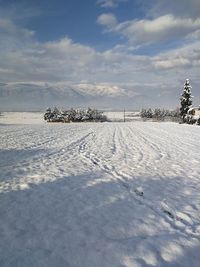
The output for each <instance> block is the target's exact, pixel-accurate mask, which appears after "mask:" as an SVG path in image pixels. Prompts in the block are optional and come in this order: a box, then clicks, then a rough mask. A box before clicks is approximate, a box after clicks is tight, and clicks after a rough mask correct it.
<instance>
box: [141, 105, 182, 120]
mask: <svg viewBox="0 0 200 267" xmlns="http://www.w3.org/2000/svg"><path fill="white" fill-rule="evenodd" d="M140 116H141V118H143V119H154V120H158V121H164V120H171V121H179V119H180V112H179V109H176V110H168V109H160V108H155V109H151V108H148V109H144V108H143V109H142V110H141V112H140Z"/></svg>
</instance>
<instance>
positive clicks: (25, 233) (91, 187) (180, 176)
mask: <svg viewBox="0 0 200 267" xmlns="http://www.w3.org/2000/svg"><path fill="white" fill-rule="evenodd" d="M6 121H7V122H8V119H7V120H6V119H5V117H4V119H3V118H1V119H0V266H1V267H5V266H9V267H11V266H12V267H16V266H18V267H29V266H33V267H43V266H44V267H47V266H48V267H49V266H52V267H55V266H58V267H150V266H160V267H165V266H167V267H169V266H170V267H172V266H173V267H184V266H185V267H199V266H200V165H199V163H200V127H198V126H188V125H179V124H176V123H156V122H132V123H131V122H128V123H83V124H75V123H74V124H72V123H71V124H58V123H53V124H47V123H44V122H43V121H42V120H41V121H40V120H38V122H40V123H36V120H34V121H35V123H31V124H25V123H24V122H23V120H22V121H21V124H6ZM10 123H11V121H10ZM12 123H14V120H13V122H12ZM29 123H30V120H29Z"/></svg>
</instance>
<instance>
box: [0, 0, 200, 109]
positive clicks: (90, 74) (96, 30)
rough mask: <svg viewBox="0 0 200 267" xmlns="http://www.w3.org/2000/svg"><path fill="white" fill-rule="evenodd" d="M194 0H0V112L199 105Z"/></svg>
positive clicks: (199, 22)
mask: <svg viewBox="0 0 200 267" xmlns="http://www.w3.org/2000/svg"><path fill="white" fill-rule="evenodd" d="M199 67H200V1H199V0H168V1H166V0H151V1H150V0H85V1H83V0H26V1H25V0H24V1H23V0H0V109H13V110H14V109H15V108H16V109H17V108H22V109H23V107H24V108H26V109H28V106H31V109H34V106H35V108H41V107H42V106H43V105H53V104H56V105H59V104H60V105H64V104H66V105H68V106H69V105H70V104H71V105H81V106H84V105H85V106H87V105H89V104H90V105H94V106H97V107H104V108H112V109H117V108H122V107H124V106H125V107H126V106H127V107H128V108H130V109H131V108H132V109H138V108H142V107H166V108H175V107H177V106H178V105H179V98H180V94H181V93H182V89H183V85H184V82H185V79H187V78H189V79H190V82H191V85H192V94H193V96H194V98H193V102H194V105H199V104H200V90H199V87H200V80H199Z"/></svg>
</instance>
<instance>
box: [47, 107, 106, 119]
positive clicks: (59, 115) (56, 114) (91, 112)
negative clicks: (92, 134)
mask: <svg viewBox="0 0 200 267" xmlns="http://www.w3.org/2000/svg"><path fill="white" fill-rule="evenodd" d="M44 119H45V120H46V121H48V122H86V121H87V122H91V121H93V122H104V121H107V117H106V116H105V115H103V112H101V111H98V110H97V109H92V108H88V109H87V110H84V109H73V108H71V109H69V110H64V111H63V110H58V109H57V108H54V109H53V110H51V108H48V109H47V110H46V112H45V114H44Z"/></svg>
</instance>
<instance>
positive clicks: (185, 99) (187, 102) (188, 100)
mask: <svg viewBox="0 0 200 267" xmlns="http://www.w3.org/2000/svg"><path fill="white" fill-rule="evenodd" d="M191 88H192V86H191V85H190V81H189V79H186V81H185V84H184V87H183V93H182V95H181V98H180V100H181V107H180V115H181V117H182V120H183V122H185V117H186V115H187V112H188V110H189V108H190V107H191V105H192V96H191Z"/></svg>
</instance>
